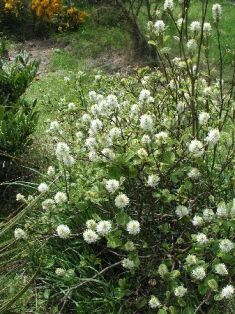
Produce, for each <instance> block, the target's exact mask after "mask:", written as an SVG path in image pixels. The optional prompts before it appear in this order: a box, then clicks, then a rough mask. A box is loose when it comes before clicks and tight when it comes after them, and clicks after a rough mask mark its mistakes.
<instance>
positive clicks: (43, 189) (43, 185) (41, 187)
mask: <svg viewBox="0 0 235 314" xmlns="http://www.w3.org/2000/svg"><path fill="white" fill-rule="evenodd" d="M38 191H39V192H40V193H46V192H48V191H49V186H48V185H47V184H46V183H45V182H43V183H40V184H39V186H38Z"/></svg>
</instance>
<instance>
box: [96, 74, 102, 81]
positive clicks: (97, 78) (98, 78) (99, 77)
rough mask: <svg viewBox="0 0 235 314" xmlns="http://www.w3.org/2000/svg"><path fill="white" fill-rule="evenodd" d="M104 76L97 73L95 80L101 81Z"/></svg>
mask: <svg viewBox="0 0 235 314" xmlns="http://www.w3.org/2000/svg"><path fill="white" fill-rule="evenodd" d="M101 78H102V76H101V75H100V74H96V75H95V81H96V82H99V81H100V80H101Z"/></svg>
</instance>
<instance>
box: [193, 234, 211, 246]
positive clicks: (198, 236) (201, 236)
mask: <svg viewBox="0 0 235 314" xmlns="http://www.w3.org/2000/svg"><path fill="white" fill-rule="evenodd" d="M196 241H197V243H199V244H206V243H207V242H208V241H209V240H208V238H207V236H206V235H205V234H204V233H198V234H196Z"/></svg>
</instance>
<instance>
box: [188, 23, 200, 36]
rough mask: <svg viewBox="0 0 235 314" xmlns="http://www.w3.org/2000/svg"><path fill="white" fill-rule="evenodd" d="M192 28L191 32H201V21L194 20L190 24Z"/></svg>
mask: <svg viewBox="0 0 235 314" xmlns="http://www.w3.org/2000/svg"><path fill="white" fill-rule="evenodd" d="M190 30H191V32H193V33H199V32H200V30H201V22H199V21H193V22H192V23H191V24H190Z"/></svg>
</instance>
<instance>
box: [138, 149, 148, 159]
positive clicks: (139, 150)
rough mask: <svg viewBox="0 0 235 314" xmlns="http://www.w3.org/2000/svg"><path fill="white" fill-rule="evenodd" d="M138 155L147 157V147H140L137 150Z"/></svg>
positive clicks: (143, 157) (142, 157)
mask: <svg viewBox="0 0 235 314" xmlns="http://www.w3.org/2000/svg"><path fill="white" fill-rule="evenodd" d="M137 155H138V156H139V158H141V159H145V158H147V157H148V152H147V150H146V149H144V148H140V149H138V151H137Z"/></svg>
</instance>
